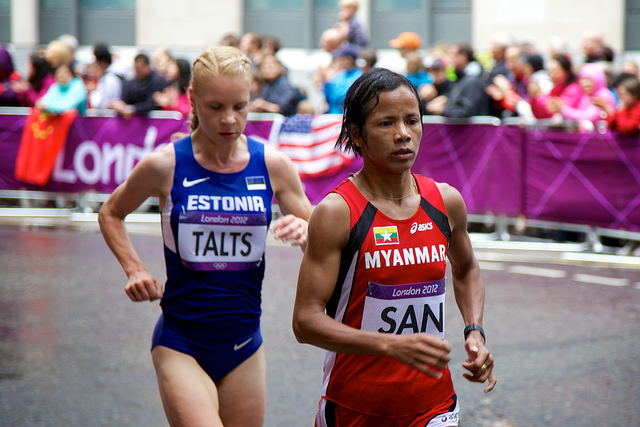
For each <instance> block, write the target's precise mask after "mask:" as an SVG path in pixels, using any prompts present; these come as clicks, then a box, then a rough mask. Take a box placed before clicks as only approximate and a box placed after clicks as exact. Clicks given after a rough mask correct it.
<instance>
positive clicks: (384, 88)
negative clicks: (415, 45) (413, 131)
mask: <svg viewBox="0 0 640 427" xmlns="http://www.w3.org/2000/svg"><path fill="white" fill-rule="evenodd" d="M400 86H406V87H407V88H409V89H410V90H411V92H412V93H413V94H414V96H415V97H416V101H417V102H418V108H419V109H420V121H422V116H424V114H425V111H424V106H423V105H422V102H420V95H418V91H417V90H416V88H415V87H413V85H412V84H411V82H409V80H407V78H406V77H405V76H403V75H401V74H398V73H395V72H393V71H390V70H387V69H386V68H372V69H371V70H369V71H367V72H366V73H364V74H363V75H362V76H360V77H359V78H358V80H356V81H355V82H354V83H353V84H352V85H351V87H350V88H349V90H348V91H347V95H346V96H345V98H344V102H343V104H342V106H343V110H344V113H343V116H342V129H341V130H340V136H339V137H338V140H337V141H336V145H335V147H336V148H337V149H340V150H342V151H345V152H349V151H351V152H353V153H354V154H355V155H356V156H362V152H361V151H360V147H358V146H356V145H355V144H354V143H353V141H351V137H350V135H351V134H352V133H353V132H357V134H358V135H360V136H361V137H362V138H364V139H366V134H365V128H364V125H365V122H366V121H367V117H368V116H369V114H370V113H371V111H373V109H374V108H376V106H377V105H378V102H379V100H380V94H381V93H382V92H389V91H392V90H395V89H397V88H399V87H400ZM371 100H375V101H374V102H370V101H371Z"/></svg>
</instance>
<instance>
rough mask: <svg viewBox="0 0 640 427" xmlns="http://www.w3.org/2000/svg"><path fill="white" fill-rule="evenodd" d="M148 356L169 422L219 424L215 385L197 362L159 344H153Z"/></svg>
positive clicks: (177, 424)
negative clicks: (150, 358) (154, 370)
mask: <svg viewBox="0 0 640 427" xmlns="http://www.w3.org/2000/svg"><path fill="white" fill-rule="evenodd" d="M151 356H152V359H153V365H154V367H155V369H156V376H157V377H158V388H159V389H160V397H161V398H162V405H163V407H164V411H165V414H166V415H167V419H168V420H169V424H171V426H173V427H177V426H195V425H197V426H207V427H221V426H222V422H221V421H220V416H219V414H218V409H219V404H218V392H217V390H216V386H215V384H214V383H213V381H212V380H211V378H210V377H209V375H207V373H206V372H205V371H204V370H203V369H202V368H201V367H200V365H198V362H196V360H195V359H194V358H193V357H191V356H189V355H187V354H184V353H180V352H178V351H175V350H171V349H169V348H167V347H164V346H161V345H158V346H156V347H154V348H153V350H152V352H151Z"/></svg>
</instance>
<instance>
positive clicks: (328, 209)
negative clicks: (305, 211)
mask: <svg viewBox="0 0 640 427" xmlns="http://www.w3.org/2000/svg"><path fill="white" fill-rule="evenodd" d="M350 218H351V214H350V210H349V205H348V204H347V202H346V200H344V199H343V198H342V196H340V195H338V194H336V193H330V194H328V195H327V196H326V197H325V198H324V199H322V201H321V202H320V203H318V205H317V206H316V208H315V209H314V210H313V214H311V219H310V220H309V237H310V242H311V241H312V238H316V239H317V238H319V239H321V240H324V241H327V242H329V241H331V242H332V243H333V245H337V246H340V247H343V246H344V245H346V243H347V241H348V240H349V229H350V223H351V220H350Z"/></svg>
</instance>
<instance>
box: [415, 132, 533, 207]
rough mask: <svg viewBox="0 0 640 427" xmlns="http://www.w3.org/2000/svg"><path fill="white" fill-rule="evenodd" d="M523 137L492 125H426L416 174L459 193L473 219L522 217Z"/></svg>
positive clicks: (519, 133)
mask: <svg viewBox="0 0 640 427" xmlns="http://www.w3.org/2000/svg"><path fill="white" fill-rule="evenodd" d="M521 139H522V132H521V131H520V129H519V128H513V127H507V126H492V125H445V124H430V125H425V127H424V132H423V135H422V142H421V144H420V151H419V152H418V158H417V160H416V163H415V166H414V168H413V170H414V172H417V173H420V174H422V175H426V176H430V177H432V178H433V179H435V180H436V181H438V182H446V183H448V184H449V185H451V186H453V187H455V188H456V189H457V190H458V191H460V194H462V197H463V198H464V200H465V203H466V204H467V210H468V211H469V213H495V214H505V215H509V216H517V215H518V214H519V213H520V212H522V199H521V194H520V188H521V177H520V168H518V167H517V165H519V164H520V163H521V157H522V148H521V147H522V143H521Z"/></svg>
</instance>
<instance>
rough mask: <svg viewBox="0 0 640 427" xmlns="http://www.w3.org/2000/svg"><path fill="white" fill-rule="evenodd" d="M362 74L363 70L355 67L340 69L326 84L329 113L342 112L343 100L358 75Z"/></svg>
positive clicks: (325, 91)
mask: <svg viewBox="0 0 640 427" xmlns="http://www.w3.org/2000/svg"><path fill="white" fill-rule="evenodd" d="M361 75H362V70H361V69H359V68H357V67H354V68H352V69H350V70H344V71H340V72H339V73H338V74H336V75H335V77H334V78H333V79H331V80H329V81H328V82H327V83H326V84H325V85H324V96H325V98H326V100H327V104H329V110H328V111H327V114H342V113H343V110H342V102H343V101H344V97H345V96H346V95H347V91H348V90H349V88H350V87H351V85H352V84H353V82H355V81H356V80H358V77H360V76H361Z"/></svg>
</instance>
